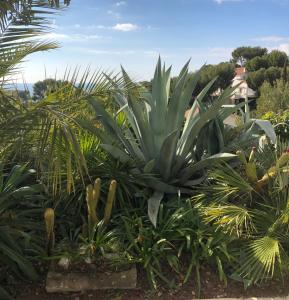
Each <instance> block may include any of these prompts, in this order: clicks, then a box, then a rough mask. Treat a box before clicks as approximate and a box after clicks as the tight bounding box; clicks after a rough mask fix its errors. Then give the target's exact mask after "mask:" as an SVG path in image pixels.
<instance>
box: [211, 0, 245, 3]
mask: <svg viewBox="0 0 289 300" xmlns="http://www.w3.org/2000/svg"><path fill="white" fill-rule="evenodd" d="M213 1H214V2H216V3H218V4H223V3H225V2H242V1H243V0H213Z"/></svg>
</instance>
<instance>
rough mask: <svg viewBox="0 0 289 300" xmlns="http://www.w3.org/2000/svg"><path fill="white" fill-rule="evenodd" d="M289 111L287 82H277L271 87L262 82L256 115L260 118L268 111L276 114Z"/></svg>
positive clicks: (288, 85)
mask: <svg viewBox="0 0 289 300" xmlns="http://www.w3.org/2000/svg"><path fill="white" fill-rule="evenodd" d="M286 109H289V82H286V83H284V81H283V80H277V81H276V82H275V83H274V84H273V86H272V85H271V84H270V83H269V82H267V81H266V82H264V84H263V85H262V86H261V89H260V97H259V98H258V99H257V114H258V116H262V115H263V114H265V113H267V112H268V111H272V112H274V113H276V114H279V113H281V112H282V111H283V110H286Z"/></svg>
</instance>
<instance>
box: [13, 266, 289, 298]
mask: <svg viewBox="0 0 289 300" xmlns="http://www.w3.org/2000/svg"><path fill="white" fill-rule="evenodd" d="M286 281H287V279H284V282H285V283H286ZM201 282H202V290H201V298H205V299H210V298H250V297H265V298H268V297H286V296H287V295H288V294H289V286H288V285H286V284H285V283H284V285H283V283H282V282H281V281H278V280H274V281H270V282H267V283H264V284H263V285H261V286H254V287H251V288H248V289H247V290H244V286H243V284H242V283H239V282H236V281H233V280H230V279H229V280H228V285H227V286H225V285H224V284H222V283H220V281H219V279H218V275H217V274H216V273H215V272H214V270H212V269H211V268H209V267H206V268H202V270H201ZM17 291H19V292H18V296H17V297H16V299H17V300H36V299H41V300H60V299H61V300H62V299H64V300H66V299H71V300H85V299H94V300H95V299H96V300H105V299H110V300H121V299H123V300H133V299H136V300H138V299H152V300H153V299H163V300H167V299H168V300H175V299H178V300H187V299H194V298H197V297H196V286H195V282H194V277H191V280H189V281H188V283H187V284H185V285H183V286H179V287H178V288H177V289H175V290H169V289H168V288H165V287H160V288H159V289H158V290H157V291H155V290H151V289H150V287H149V284H148V282H147V280H146V275H145V273H144V271H143V270H138V285H137V288H136V289H135V290H97V291H87V292H82V293H67V294H63V293H62V294H59V293H57V294H47V293H46V291H45V278H43V280H42V281H41V282H39V283H38V284H31V285H25V286H23V285H19V286H17Z"/></svg>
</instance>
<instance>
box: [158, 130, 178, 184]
mask: <svg viewBox="0 0 289 300" xmlns="http://www.w3.org/2000/svg"><path fill="white" fill-rule="evenodd" d="M178 137H179V130H175V131H174V132H172V133H171V134H170V135H169V136H168V137H167V138H166V139H165V140H164V142H163V145H162V148H161V151H160V154H159V155H160V156H159V169H160V173H161V175H162V176H163V178H164V180H165V181H168V180H169V179H170V176H171V168H172V164H173V163H174V159H175V155H176V149H177V142H178Z"/></svg>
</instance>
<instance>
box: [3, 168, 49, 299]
mask: <svg viewBox="0 0 289 300" xmlns="http://www.w3.org/2000/svg"><path fill="white" fill-rule="evenodd" d="M34 173H35V171H33V170H28V169H27V168H26V166H25V165H24V166H19V165H16V166H14V167H13V168H12V169H11V171H9V172H7V171H5V169H4V168H3V165H1V164H0V264H1V273H2V274H5V277H4V278H1V277H2V275H1V277H0V278H1V281H2V280H6V279H7V274H8V273H12V274H14V275H16V276H19V277H22V278H23V276H25V277H26V278H29V279H32V280H34V279H36V277H37V274H36V271H35V269H34V267H33V264H32V262H31V259H32V258H33V256H35V255H36V254H39V252H41V249H42V245H41V243H42V241H43V239H42V238H41V235H40V236H39V230H41V216H42V214H43V202H44V200H45V198H44V197H43V196H42V195H41V190H42V187H41V185H39V184H30V183H29V181H30V180H31V178H32V176H31V175H32V174H34ZM43 237H44V234H43ZM0 298H1V299H6V298H5V297H4V294H3V295H2V296H1V290H0Z"/></svg>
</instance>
